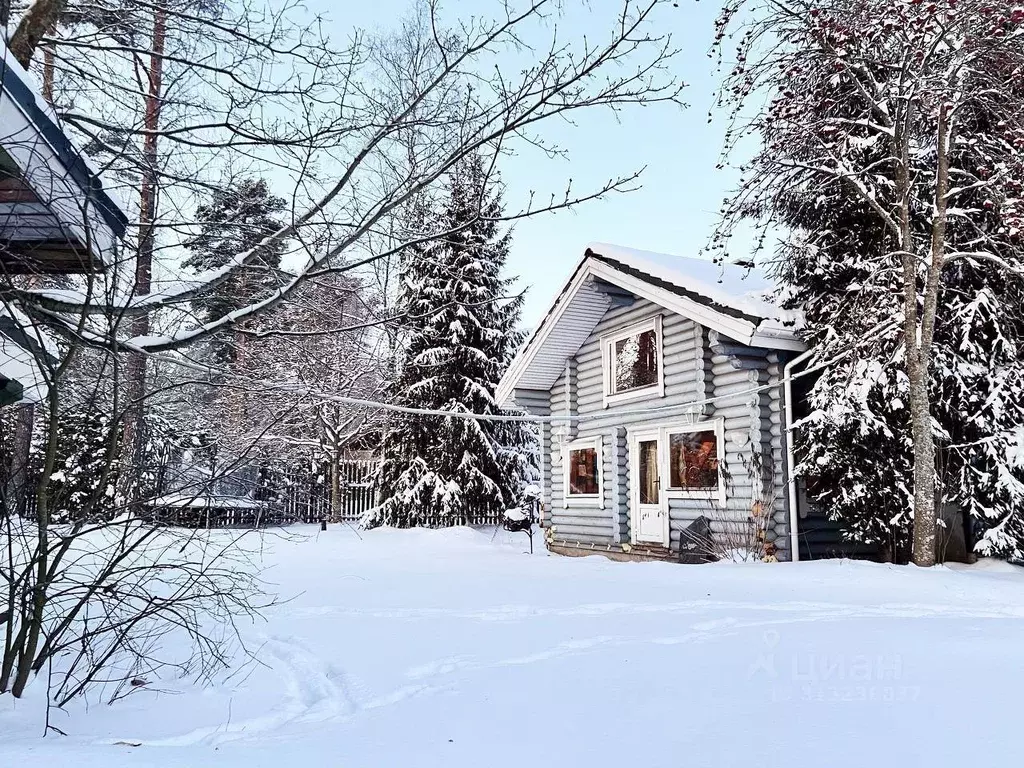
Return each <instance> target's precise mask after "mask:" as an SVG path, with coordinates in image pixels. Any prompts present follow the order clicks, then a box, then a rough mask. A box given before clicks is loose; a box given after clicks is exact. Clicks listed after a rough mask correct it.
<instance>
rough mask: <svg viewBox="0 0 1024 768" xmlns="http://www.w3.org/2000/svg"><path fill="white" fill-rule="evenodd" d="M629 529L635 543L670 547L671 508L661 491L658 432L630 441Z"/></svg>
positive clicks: (636, 437)
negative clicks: (669, 516)
mask: <svg viewBox="0 0 1024 768" xmlns="http://www.w3.org/2000/svg"><path fill="white" fill-rule="evenodd" d="M629 480H630V507H631V508H630V523H631V525H630V529H631V531H632V536H631V538H632V540H633V541H634V542H648V543H652V544H661V545H663V546H666V547H667V546H668V543H669V539H668V536H669V533H668V508H667V505H666V504H665V498H664V497H665V494H663V493H662V491H661V450H660V445H659V440H658V433H657V432H650V433H638V434H635V435H633V436H632V439H631V440H630V472H629Z"/></svg>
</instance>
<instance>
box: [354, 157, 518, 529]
mask: <svg viewBox="0 0 1024 768" xmlns="http://www.w3.org/2000/svg"><path fill="white" fill-rule="evenodd" d="M434 208H435V206H432V205H430V204H429V203H424V202H422V201H421V202H420V203H419V204H418V205H417V206H416V208H415V210H414V211H413V212H412V214H411V217H410V218H411V224H412V229H414V230H418V231H419V232H427V231H434V232H443V233H445V234H444V235H443V237H441V238H439V239H436V240H429V241H426V242H423V243H420V244H417V245H414V246H411V247H410V248H408V249H407V251H406V253H405V254H404V264H403V267H402V287H401V292H402V293H401V297H400V299H401V301H400V303H401V306H402V307H403V310H404V312H405V316H406V320H405V329H404V330H405V333H406V339H405V345H404V347H403V349H402V350H401V360H400V363H399V369H398V371H397V374H396V377H395V380H394V382H393V385H392V387H391V396H392V398H393V400H394V402H396V403H398V404H400V405H403V406H407V407H415V408H419V409H426V410H439V411H451V412H453V413H473V414H481V415H490V414H501V413H503V411H502V409H501V408H500V407H499V405H498V403H497V402H496V401H495V389H496V388H497V384H498V381H499V379H500V378H501V375H502V373H503V372H504V371H505V369H506V368H507V367H508V364H509V362H510V361H511V358H512V356H513V354H514V352H515V350H516V348H517V347H518V346H519V344H520V343H521V341H522V336H521V333H520V332H519V331H518V330H517V325H518V321H519V316H520V312H521V308H522V297H521V296H520V297H515V298H509V297H507V296H506V294H508V293H509V291H510V289H511V282H512V281H511V280H508V279H505V278H503V277H502V276H501V272H502V269H503V267H504V265H505V261H506V259H507V256H508V248H509V243H510V241H511V235H510V234H509V233H507V232H506V233H504V234H501V233H499V230H498V226H497V224H496V222H495V221H494V219H496V218H498V217H500V215H501V211H502V207H501V199H500V193H499V192H498V191H497V190H496V186H495V185H494V183H493V182H489V180H488V179H487V174H486V171H485V168H484V164H483V161H482V159H481V158H479V157H474V158H472V159H471V160H469V161H467V162H466V163H464V164H462V165H460V166H459V167H458V168H457V169H456V170H455V172H454V173H453V174H452V177H451V179H450V180H449V184H448V190H447V199H446V200H444V202H443V204H441V205H439V206H437V208H439V210H436V211H435V210H434ZM532 440H533V438H532V434H531V432H530V431H529V428H527V427H524V426H523V425H522V424H520V423H515V422H493V421H483V420H478V419H467V418H449V417H444V416H423V415H401V416H398V417H395V418H392V420H391V422H390V424H389V425H388V428H387V430H386V432H385V436H384V440H383V446H382V458H383V461H382V466H381V469H380V472H379V475H378V480H377V488H378V493H379V501H380V504H379V506H378V507H377V508H376V509H375V510H373V511H371V513H369V515H368V516H367V518H366V520H365V521H364V524H366V525H369V526H374V525H395V526H401V527H407V526H415V525H431V526H444V525H458V524H462V523H466V522H468V521H469V520H470V519H472V518H474V517H477V516H481V515H484V516H497V515H500V514H501V513H502V512H503V511H504V510H505V509H508V508H509V507H511V506H514V505H516V504H517V503H518V502H519V500H520V497H521V487H522V484H523V480H524V478H525V477H527V476H528V473H529V463H530V462H529V459H528V456H529V454H530V450H531V445H532Z"/></svg>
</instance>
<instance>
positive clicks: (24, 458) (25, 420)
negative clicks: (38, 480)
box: [4, 403, 36, 515]
mask: <svg viewBox="0 0 1024 768" xmlns="http://www.w3.org/2000/svg"><path fill="white" fill-rule="evenodd" d="M15 414H16V415H15V417H14V440H13V441H12V445H11V463H10V466H9V467H8V471H7V485H6V487H5V488H4V499H5V501H6V504H7V513H8V514H10V515H16V514H21V513H22V510H23V509H24V502H25V495H26V494H27V493H28V487H27V485H28V461H29V454H30V453H31V449H32V424H33V423H34V421H35V414H36V406H35V403H22V404H21V405H18V406H15Z"/></svg>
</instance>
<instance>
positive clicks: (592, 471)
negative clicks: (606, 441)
mask: <svg viewBox="0 0 1024 768" xmlns="http://www.w3.org/2000/svg"><path fill="white" fill-rule="evenodd" d="M597 493H598V488H597V450H596V449H594V448H576V449H573V450H570V451H569V495H570V496H596V495H597Z"/></svg>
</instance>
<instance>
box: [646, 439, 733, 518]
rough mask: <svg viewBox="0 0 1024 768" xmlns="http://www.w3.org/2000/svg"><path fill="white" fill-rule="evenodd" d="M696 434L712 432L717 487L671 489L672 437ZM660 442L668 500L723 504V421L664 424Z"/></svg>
mask: <svg viewBox="0 0 1024 768" xmlns="http://www.w3.org/2000/svg"><path fill="white" fill-rule="evenodd" d="M696 432H714V433H715V441H716V443H717V455H718V487H717V488H715V487H713V486H712V487H710V488H673V487H672V486H671V485H670V483H671V482H672V472H671V467H670V465H669V459H670V458H671V455H672V440H671V436H672V435H681V434H694V433H696ZM660 433H661V434H660V440H661V443H662V445H664V446H665V448H664V452H663V453H664V455H663V458H662V467H661V470H662V477H663V478H664V481H663V484H664V485H663V487H664V489H665V493H666V495H667V496H668V498H670V499H712V500H713V499H715V498H717V499H718V502H719V503H720V504H725V475H724V474H723V472H722V462H724V461H725V420H724V419H710V420H706V421H698V422H693V421H688V422H675V423H672V424H666V425H664V426H662V427H661V430H660Z"/></svg>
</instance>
